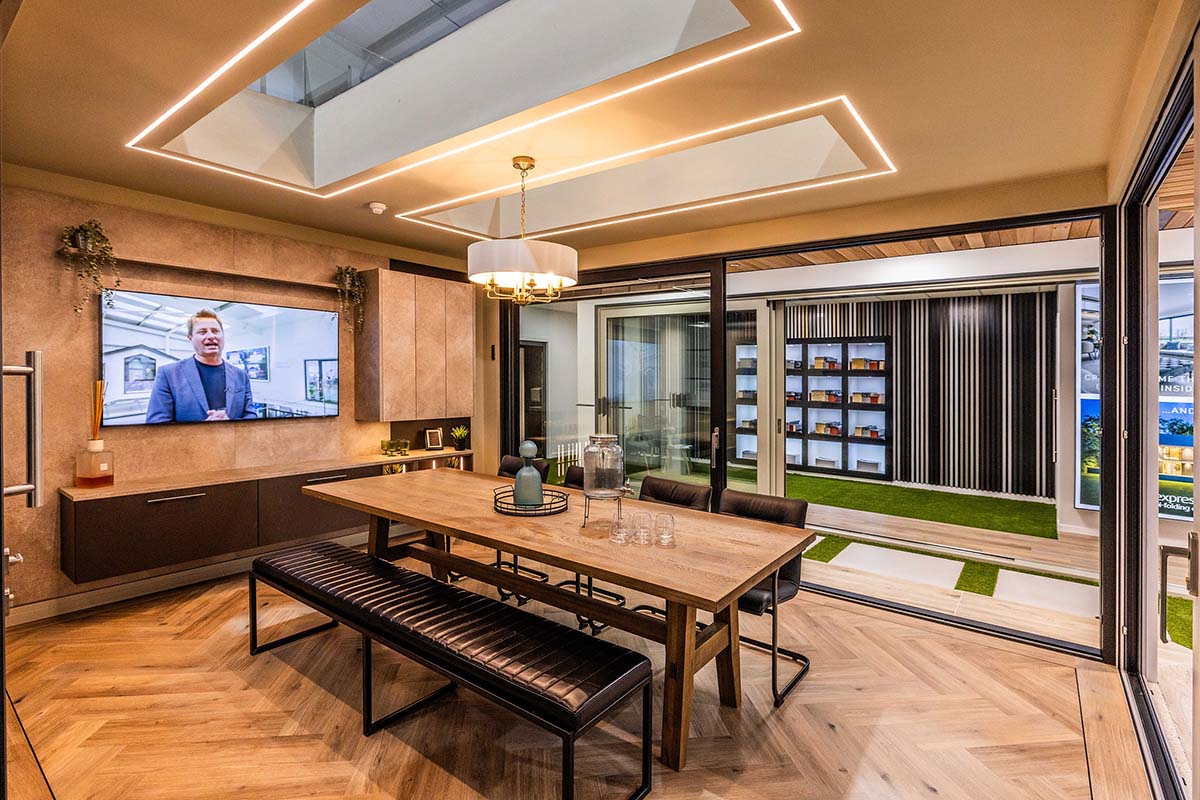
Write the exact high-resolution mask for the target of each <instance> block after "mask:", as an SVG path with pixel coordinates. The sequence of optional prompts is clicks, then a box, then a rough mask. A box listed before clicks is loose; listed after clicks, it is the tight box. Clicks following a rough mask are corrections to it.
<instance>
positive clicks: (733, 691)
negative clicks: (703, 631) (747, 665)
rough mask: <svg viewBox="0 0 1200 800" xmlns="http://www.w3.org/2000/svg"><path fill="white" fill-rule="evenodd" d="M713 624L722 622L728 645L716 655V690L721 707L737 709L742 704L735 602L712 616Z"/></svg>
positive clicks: (740, 663) (740, 665)
mask: <svg viewBox="0 0 1200 800" xmlns="http://www.w3.org/2000/svg"><path fill="white" fill-rule="evenodd" d="M713 622H724V623H725V624H726V625H727V626H728V628H729V645H728V646H727V647H726V648H725V649H724V650H722V651H721V652H719V653H717V689H718V691H719V692H720V695H721V705H723V706H729V707H730V708H737V707H738V706H740V705H741V704H742V648H741V644H740V643H739V642H738V606H737V601H736V600H735V601H733V602H732V603H730V604H729V605H728V606H726V607H725V609H724V610H722V611H718V612H717V613H716V614H714V615H713Z"/></svg>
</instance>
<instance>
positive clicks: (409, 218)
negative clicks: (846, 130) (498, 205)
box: [396, 95, 896, 241]
mask: <svg viewBox="0 0 1200 800" xmlns="http://www.w3.org/2000/svg"><path fill="white" fill-rule="evenodd" d="M831 103H842V104H843V105H844V106H845V108H846V110H847V111H849V112H850V115H851V116H852V117H854V121H855V122H856V123H858V126H859V128H861V129H862V132H863V134H864V135H866V137H867V139H868V140H869V141H870V142H871V145H872V146H873V147H874V148H875V152H876V153H878V155H879V157H880V158H881V159H882V160H883V162H884V164H886V165H887V169H881V170H875V171H873V172H868V173H863V174H859V175H849V176H846V177H842V178H832V179H830V180H825V181H818V182H816V183H805V184H803V185H800V186H787V187H784V188H779V189H770V190H767V191H763V192H756V193H754V194H749V195H739V196H737V197H727V198H723V199H719V200H700V201H696V202H694V203H689V204H687V205H682V206H678V207H676V208H668V209H662V210H659V211H648V212H642V213H637V214H632V215H627V216H622V217H616V218H614V219H609V220H603V221H600V222H591V223H587V224H584V225H575V226H568V227H563V228H554V229H550V230H545V231H539V232H538V233H532V234H529V235H527V236H526V237H525V238H526V239H541V238H545V237H547V236H554V235H557V234H564V233H575V232H577V231H586V230H592V229H594V228H603V227H607V226H609V225H620V224H622V223H626V222H637V221H639V220H644V219H653V218H655V217H664V216H667V215H670V214H682V213H684V212H687V211H698V210H700V209H705V208H714V207H716V206H725V205H732V204H733V203H743V202H746V201H748V200H758V199H761V198H764V197H774V196H776V195H781V194H790V193H792V192H800V191H804V190H805V189H817V188H821V187H824V186H834V185H836V184H839V183H849V182H851V181H860V180H864V179H866V178H877V177H879V176H881V175H891V174H892V173H894V172H896V165H895V164H894V163H893V162H892V159H891V158H890V157H889V156H888V154H887V153H886V152H885V151H884V149H883V147H882V145H880V144H879V140H878V139H876V138H875V134H874V133H872V132H871V129H870V128H869V127H867V123H866V122H865V121H864V120H863V118H862V115H861V114H859V113H858V109H856V108H855V107H854V104H853V103H851V102H850V98H848V97H846V96H845V95H838V96H837V97H831V98H829V99H827V100H818V101H817V102H815V103H809V104H807V105H803V106H796V107H795V108H788V109H784V110H783V111H776V112H774V113H771V114H766V115H763V116H759V117H754V118H752V119H747V120H742V121H741V122H734V123H732V124H730V125H725V126H723V127H720V128H713V129H712V130H708V131H701V132H700V133H693V134H690V135H688V136H683V137H680V138H678V139H672V140H670V141H666V142H660V143H659V144H654V145H650V146H648V147H641V148H638V149H636V150H630V151H628V152H626V153H620V154H618V155H614V156H607V157H605V158H601V159H597V160H595V161H591V162H588V163H586V164H579V165H578V166H574V167H568V168H566V169H561V170H559V171H557V172H550V173H547V174H545V175H540V176H538V177H537V178H533V179H529V180H527V181H526V184H527V185H528V184H530V183H534V182H535V181H536V182H541V183H545V182H546V181H547V180H549V179H551V178H556V177H560V176H562V175H567V174H570V173H572V172H579V171H582V170H586V169H591V168H592V167H596V166H600V165H603V164H607V163H611V162H613V161H619V160H621V159H625V158H630V157H633V156H638V155H643V154H645V153H649V152H652V151H654V150H662V149H664V148H668V147H674V146H676V145H679V144H685V143H687V142H690V141H695V140H696V139H702V138H705V137H708V136H714V135H717V134H721V133H728V132H729V131H733V130H737V129H738V128H745V127H749V126H753V125H757V124H759V123H762V122H768V121H770V120H773V119H778V118H780V117H787V116H791V115H794V114H800V113H803V112H805V111H810V110H812V109H814V108H819V107H820V106H824V105H829V104H831ZM516 186H517V184H515V183H510V184H505V185H504V186H499V187H496V188H494V189H488V190H486V191H482V192H475V193H473V194H468V195H463V196H462V197H457V198H455V199H453V200H446V201H444V202H441V203H435V204H433V205H428V206H424V207H422V208H416V209H413V210H411V211H404V212H402V213H399V214H396V218H397V219H401V220H404V221H405V222H415V223H417V224H418V225H426V226H428V227H430V228H437V229H438V230H442V231H448V232H450V233H457V234H459V235H461V236H468V237H470V238H472V239H479V240H481V241H486V240H490V239H493V238H496V237H492V236H486V235H484V234H481V233H476V232H475V231H468V230H466V229H463V228H456V227H454V226H452V225H443V224H439V223H435V222H430V221H429V220H426V219H417V218H415V216H414V215H416V214H423V213H426V212H429V211H433V210H436V209H439V208H445V207H447V206H458V205H462V204H463V203H465V202H467V201H469V200H474V199H476V198H479V197H483V196H486V195H493V194H500V193H503V192H507V191H509V190H511V189H513V188H515V187H516ZM501 238H506V237H501Z"/></svg>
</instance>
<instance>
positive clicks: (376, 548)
mask: <svg viewBox="0 0 1200 800" xmlns="http://www.w3.org/2000/svg"><path fill="white" fill-rule="evenodd" d="M391 529H392V521H391V520H390V519H388V518H387V517H375V516H373V517H371V531H370V533H369V534H367V552H368V553H370V554H371V555H373V556H375V557H376V558H384V557H386V555H387V549H388V533H389V532H390V531H391Z"/></svg>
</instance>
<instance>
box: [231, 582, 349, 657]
mask: <svg viewBox="0 0 1200 800" xmlns="http://www.w3.org/2000/svg"><path fill="white" fill-rule="evenodd" d="M248 576H249V578H250V655H252V656H256V655H258V654H259V653H265V652H266V651H268V650H274V649H275V648H276V647H283V646H284V645H285V644H291V643H292V642H296V641H299V640H300V639H306V638H308V637H309V636H315V635H316V634H318V633H324V632H325V631H327V630H331V629H332V628H336V627H337V622H336V621H334V620H332V619H331V620H329V621H328V622H322V623H321V624H320V625H317V626H314V627H312V628H308V629H307V630H303V631H299V632H298V633H292V634H289V635H287V636H284V637H283V638H282V639H276V640H275V641H273V642H268V643H267V644H264V645H261V646H260V645H259V643H258V581H257V580H255V578H254V573H253V572H251V573H248Z"/></svg>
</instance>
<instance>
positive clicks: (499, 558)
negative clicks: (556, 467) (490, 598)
mask: <svg viewBox="0 0 1200 800" xmlns="http://www.w3.org/2000/svg"><path fill="white" fill-rule="evenodd" d="M523 466H525V459H523V458H521V457H520V456H503V457H501V459H500V470H499V472H497V473H496V474H497V475H498V476H499V477H501V478H515V477H517V470H519V469H521V467H523ZM533 466H534V469H536V470H537V471H538V472H539V473H541V476H542V483H543V484H544V483H545V482H546V478H547V477H549V475H550V462H549V461H547V460H546V459H544V458H535V459H533ZM492 566H493V567H495V568H496V569H503V568H504V567H508V568H509V569H510V570H512V572H513V574H514V575H520V574H521V573H525V574H526V575H532V576H533V577H534V578H537V579H538V580H539V581H541V582H542V583H546V582H548V581H549V580H550V576H549V575H547V574H546V573H545V572H542V571H541V570H538V569H533V568H531V567H524V566H521V559H520V556H518V555H516V554H515V553H514V554H513V557H512V560H511V561H506V560H504V554H503V553H502V552H501V551H499V550H497V551H496V561H495V562H494V563H493V564H492ZM496 592H497V593H498V594H499V595H500V599H501V600H508V598H510V597H515V598H517V605H519V606H523V605H525V604H526V603H528V602H529V598H528V597H526V596H525V595H523V594H517V593H516V592H510V591H508V590H507V589H501V588H499V587H496Z"/></svg>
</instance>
